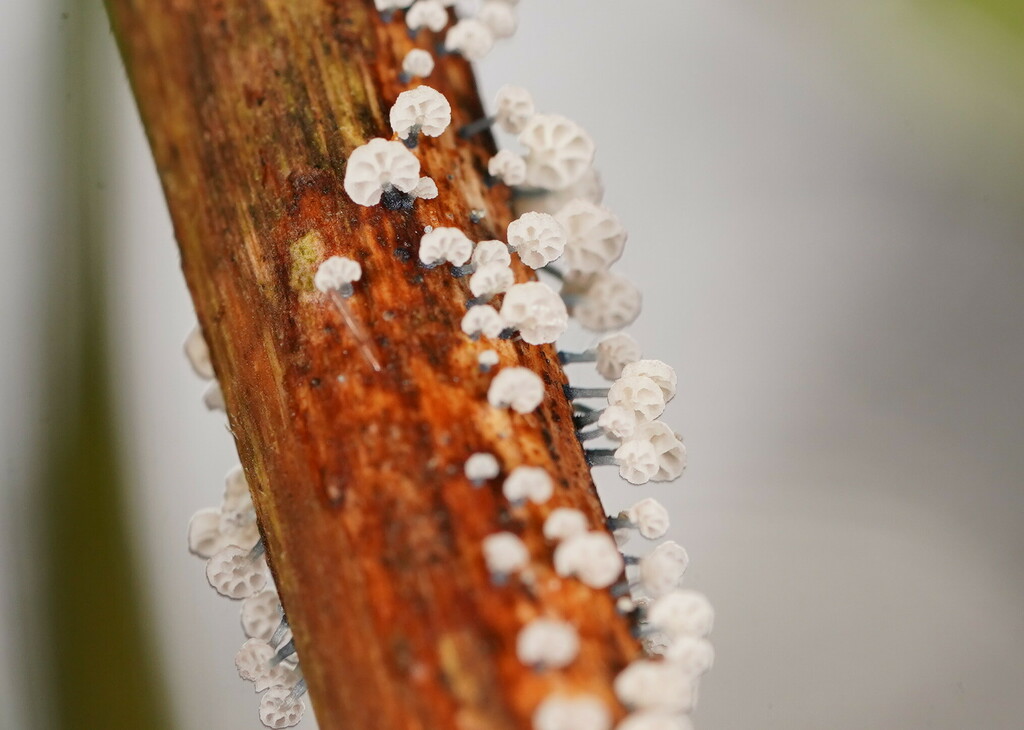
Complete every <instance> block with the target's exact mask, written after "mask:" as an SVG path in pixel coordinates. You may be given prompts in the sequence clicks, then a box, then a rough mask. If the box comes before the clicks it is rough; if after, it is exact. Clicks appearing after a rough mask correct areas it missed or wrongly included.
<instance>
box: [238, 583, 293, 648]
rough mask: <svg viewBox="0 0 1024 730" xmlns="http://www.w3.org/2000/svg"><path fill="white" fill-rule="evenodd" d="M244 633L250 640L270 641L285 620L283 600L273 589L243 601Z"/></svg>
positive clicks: (267, 589)
mask: <svg viewBox="0 0 1024 730" xmlns="http://www.w3.org/2000/svg"><path fill="white" fill-rule="evenodd" d="M241 613H242V616H241V618H242V631H244V632H245V635H246V636H248V637H249V638H250V639H262V640H263V641H270V637H271V636H273V635H274V631H275V630H276V629H277V627H278V626H279V625H280V623H281V619H282V618H284V614H283V613H282V611H281V598H280V597H279V596H278V595H277V591H275V590H274V588H273V587H269V588H265V589H264V590H262V591H260V592H259V593H256V594H254V595H251V596H249V597H248V598H246V599H245V600H244V601H242V612H241Z"/></svg>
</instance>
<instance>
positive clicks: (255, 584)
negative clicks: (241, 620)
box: [206, 545, 267, 600]
mask: <svg viewBox="0 0 1024 730" xmlns="http://www.w3.org/2000/svg"><path fill="white" fill-rule="evenodd" d="M206 579H207V580H208V581H209V582H210V585H211V586H213V588H214V590H216V591H217V593H219V594H221V595H222V596H224V597H226V598H231V599H234V600H239V599H242V598H248V597H249V596H251V595H253V594H254V593H258V592H260V591H262V590H263V589H264V587H266V585H267V563H266V561H265V560H264V559H263V556H262V555H261V556H259V557H253V556H252V555H251V551H250V550H245V549H243V548H240V547H238V546H237V545H228V546H227V547H225V548H224V549H223V550H221V551H220V552H218V553H217V554H216V555H214V556H213V557H211V558H210V559H209V561H207V563H206Z"/></svg>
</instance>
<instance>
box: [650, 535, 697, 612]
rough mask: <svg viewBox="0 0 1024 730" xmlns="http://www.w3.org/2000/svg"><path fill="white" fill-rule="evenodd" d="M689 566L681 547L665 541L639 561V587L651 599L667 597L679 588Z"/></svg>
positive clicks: (687, 558) (688, 558) (672, 541)
mask: <svg viewBox="0 0 1024 730" xmlns="http://www.w3.org/2000/svg"><path fill="white" fill-rule="evenodd" d="M689 564H690V557H689V556H688V555H687V554H686V550H684V549H683V546H682V545H680V544H679V543H677V542H675V541H674V540H667V541H666V542H663V543H661V544H660V545H658V547H656V548H654V550H652V551H651V552H650V553H648V554H647V555H645V556H644V557H643V558H641V559H640V563H639V565H638V567H639V573H640V586H641V587H642V588H643V589H644V592H645V593H646V594H647V595H649V596H650V597H651V598H660V597H661V596H665V595H668V594H669V593H671V592H672V591H674V590H675V589H676V588H678V587H679V581H681V580H682V579H683V573H685V572H686V567H687V566H688V565H689Z"/></svg>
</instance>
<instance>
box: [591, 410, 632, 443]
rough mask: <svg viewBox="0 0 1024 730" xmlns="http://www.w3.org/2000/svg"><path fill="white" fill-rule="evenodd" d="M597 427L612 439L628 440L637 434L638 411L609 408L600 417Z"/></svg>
mask: <svg viewBox="0 0 1024 730" xmlns="http://www.w3.org/2000/svg"><path fill="white" fill-rule="evenodd" d="M597 425H598V428H600V429H601V430H602V431H604V432H605V435H606V436H608V437H610V438H613V439H619V440H620V441H621V440H623V439H628V438H630V437H631V436H632V435H633V434H634V433H635V432H636V426H637V418H636V411H634V410H633V409H632V408H626V407H624V406H608V407H607V408H605V409H604V410H603V411H602V412H601V415H600V416H599V417H598V419H597Z"/></svg>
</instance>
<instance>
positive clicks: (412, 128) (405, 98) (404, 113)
mask: <svg viewBox="0 0 1024 730" xmlns="http://www.w3.org/2000/svg"><path fill="white" fill-rule="evenodd" d="M420 2H423V0H420ZM417 4H418V3H417ZM442 12H443V8H442ZM451 123H452V107H451V104H449V103H448V100H447V99H446V98H445V97H444V94H442V93H441V92H440V91H438V90H437V89H434V88H431V87H430V86H417V87H416V88H415V89H410V90H409V91H403V92H402V93H401V94H399V95H398V99H396V100H395V103H394V106H392V107H391V128H392V129H393V130H395V134H397V135H398V136H399V137H400V138H401V139H408V138H409V137H415V136H416V135H417V134H420V133H423V134H425V135H427V136H428V137H437V136H439V135H441V134H442V133H443V132H444V130H446V129H448V125H449V124H451Z"/></svg>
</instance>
